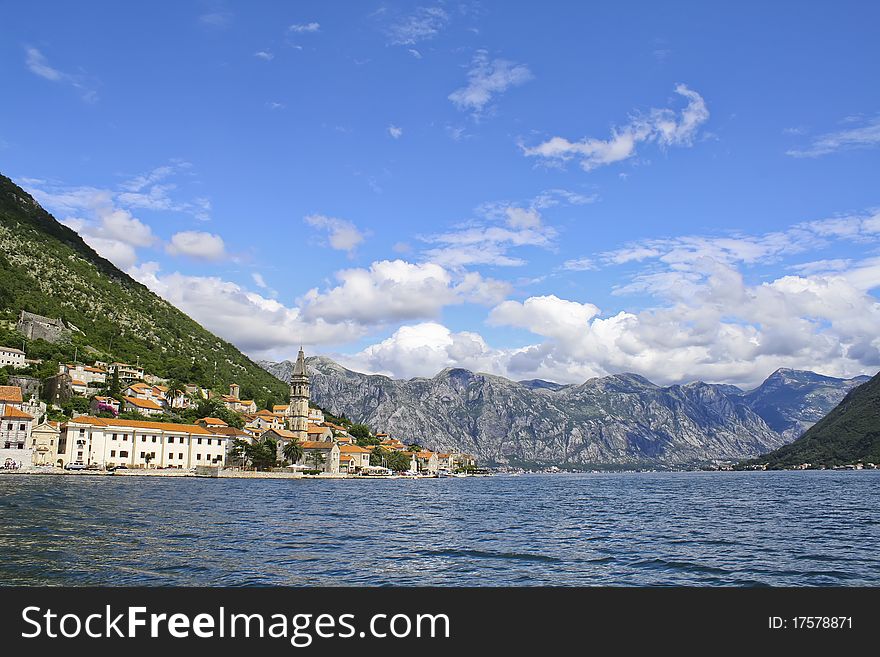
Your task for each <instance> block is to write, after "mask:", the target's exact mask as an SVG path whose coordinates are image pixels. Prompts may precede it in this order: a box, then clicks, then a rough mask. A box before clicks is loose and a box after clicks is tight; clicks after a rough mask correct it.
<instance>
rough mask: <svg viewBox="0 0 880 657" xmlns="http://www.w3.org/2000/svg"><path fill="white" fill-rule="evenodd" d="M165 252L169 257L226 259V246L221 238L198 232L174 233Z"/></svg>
mask: <svg viewBox="0 0 880 657" xmlns="http://www.w3.org/2000/svg"><path fill="white" fill-rule="evenodd" d="M165 250H166V251H167V252H168V253H169V254H170V255H175V256H189V257H191V258H198V259H200V260H222V259H223V258H225V257H226V245H225V244H224V243H223V238H222V237H220V236H219V235H215V234H214V233H206V232H202V231H198V230H185V231H182V232H179V233H175V234H174V235H172V236H171V241H170V242H169V243H168V244H167V245H166V247H165Z"/></svg>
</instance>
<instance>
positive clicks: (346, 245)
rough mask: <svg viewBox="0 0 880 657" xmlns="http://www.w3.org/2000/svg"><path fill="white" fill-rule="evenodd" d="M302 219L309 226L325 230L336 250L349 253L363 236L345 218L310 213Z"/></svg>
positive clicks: (361, 240)
mask: <svg viewBox="0 0 880 657" xmlns="http://www.w3.org/2000/svg"><path fill="white" fill-rule="evenodd" d="M304 221H305V222H306V223H307V224H309V225H310V226H314V227H315V228H319V229H321V230H323V231H326V233H327V241H328V242H329V244H330V247H331V248H333V249H336V250H337V251H346V252H348V254H349V255H351V253H352V252H353V251H354V250H355V249H356V248H357V246H358V244H360V243H361V242H363V241H364V238H365V234H364V233H363V232H362V231H360V230H359V229H358V227H357V226H355V225H354V224H353V223H352V222H350V221H348V220H346V219H337V218H336V217H328V216H326V215H323V214H310V215H307V216H306V217H305V218H304Z"/></svg>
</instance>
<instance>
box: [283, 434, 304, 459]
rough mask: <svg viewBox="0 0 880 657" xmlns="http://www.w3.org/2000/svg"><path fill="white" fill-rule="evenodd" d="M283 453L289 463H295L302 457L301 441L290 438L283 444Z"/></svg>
mask: <svg viewBox="0 0 880 657" xmlns="http://www.w3.org/2000/svg"><path fill="white" fill-rule="evenodd" d="M282 453H283V454H284V458H285V459H287V460H288V461H290V462H291V463H296V462H297V461H299V460H300V459H301V458H302V455H303V448H302V443H300V442H299V440H297V439H296V438H292V439H291V440H289V441H288V442H287V443H286V444H285V445H284V449H283V450H282Z"/></svg>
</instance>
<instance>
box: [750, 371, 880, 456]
mask: <svg viewBox="0 0 880 657" xmlns="http://www.w3.org/2000/svg"><path fill="white" fill-rule="evenodd" d="M758 460H759V461H760V462H762V463H767V464H768V465H769V467H771V468H780V467H786V466H791V465H800V464H802V463H810V464H812V465H813V466H818V465H825V466H834V465H845V464H848V463H856V462H857V461H862V462H863V463H880V374H878V375H877V376H875V377H874V378H873V379H871V380H869V381H868V382H867V383H865V384H864V385H861V386H859V387H858V388H856V389H854V390H851V391H850V392H849V393H848V394H847V395H846V397H844V398H843V401H841V402H840V404H838V405H837V407H836V408H834V409H833V410H832V411H831V412H830V413H828V414H827V415H826V416H825V417H824V418H822V419H821V420H819V421H818V422H817V423H816V424H815V425H814V426H813V427H812V428H810V429H809V430H808V431H807V432H806V433H805V434H804V435H803V436H801V437H800V438H799V439H798V440H796V441H794V442H793V443H791V444H790V445H786V446H785V447H783V448H781V449H778V450H776V451H775V452H772V453H770V454H767V455H765V456H762V457H760V458H759V459H758Z"/></svg>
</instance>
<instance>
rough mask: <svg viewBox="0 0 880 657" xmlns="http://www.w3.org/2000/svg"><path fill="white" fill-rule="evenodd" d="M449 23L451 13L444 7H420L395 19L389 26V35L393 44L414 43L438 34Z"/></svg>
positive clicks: (404, 44)
mask: <svg viewBox="0 0 880 657" xmlns="http://www.w3.org/2000/svg"><path fill="white" fill-rule="evenodd" d="M448 24H449V14H447V13H446V11H445V10H444V9H443V8H442V7H419V8H417V9H416V10H415V11H414V12H413V13H412V14H409V15H407V16H404V17H402V18H400V19H398V20H396V21H394V22H393V23H392V24H391V25H390V26H389V27H388V37H389V39H390V42H391V44H392V45H402V46H406V45H414V44H416V43H418V42H419V41H424V40H426V39H431V38H433V37H435V36H437V34H439V33H440V32H441V31H442V30H443V29H445V28H446V26H447V25H448ZM410 53H411V54H412V51H410Z"/></svg>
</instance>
